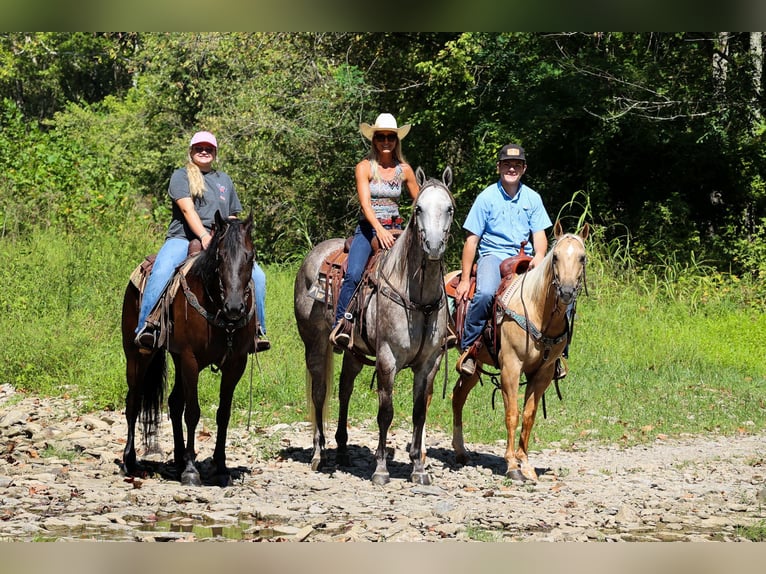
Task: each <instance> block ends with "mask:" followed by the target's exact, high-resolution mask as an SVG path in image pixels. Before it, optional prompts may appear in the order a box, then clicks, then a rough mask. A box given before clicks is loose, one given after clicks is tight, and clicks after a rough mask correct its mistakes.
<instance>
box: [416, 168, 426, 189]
mask: <svg viewBox="0 0 766 574" xmlns="http://www.w3.org/2000/svg"><path fill="white" fill-rule="evenodd" d="M415 180H416V181H417V182H418V186H419V187H423V184H424V183H425V182H426V174H425V172H424V171H423V168H422V167H420V166H418V169H416V170H415Z"/></svg>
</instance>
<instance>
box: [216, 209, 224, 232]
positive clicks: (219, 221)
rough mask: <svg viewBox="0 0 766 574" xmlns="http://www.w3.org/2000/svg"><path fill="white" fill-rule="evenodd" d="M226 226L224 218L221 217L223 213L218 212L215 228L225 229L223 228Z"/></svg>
mask: <svg viewBox="0 0 766 574" xmlns="http://www.w3.org/2000/svg"><path fill="white" fill-rule="evenodd" d="M225 225H226V222H225V221H224V220H223V216H222V215H221V212H220V211H218V210H216V212H215V227H216V229H223V227H224V226H225Z"/></svg>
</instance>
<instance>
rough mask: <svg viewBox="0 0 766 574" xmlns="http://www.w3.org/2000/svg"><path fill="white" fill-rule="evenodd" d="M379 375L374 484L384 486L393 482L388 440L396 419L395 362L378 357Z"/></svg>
mask: <svg viewBox="0 0 766 574" xmlns="http://www.w3.org/2000/svg"><path fill="white" fill-rule="evenodd" d="M377 373H378V449H377V450H376V451H375V472H374V473H373V475H372V482H373V483H375V484H378V485H381V486H382V485H384V484H388V482H389V481H390V480H391V477H390V475H389V473H388V467H387V464H386V439H387V437H388V429H389V427H390V426H391V421H392V420H393V419H394V404H393V401H392V398H391V394H392V392H393V388H394V378H395V376H396V368H395V363H394V361H393V360H390V361H382V360H381V357H380V355H378V366H377Z"/></svg>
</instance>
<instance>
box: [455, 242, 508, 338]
mask: <svg viewBox="0 0 766 574" xmlns="http://www.w3.org/2000/svg"><path fill="white" fill-rule="evenodd" d="M500 263H501V260H500V259H499V258H498V257H495V256H494V255H482V256H481V257H479V262H478V263H477V264H476V292H475V293H474V295H473V299H471V302H470V303H469V304H468V311H467V312H466V314H465V326H464V327H463V337H462V340H461V341H460V348H461V350H463V351H465V350H466V349H467V348H468V347H469V346H470V345H471V343H473V342H474V341H475V340H476V339H478V338H479V337H480V336H481V332H482V331H483V330H484V326H485V325H486V323H487V319H489V316H490V313H492V303H493V301H494V297H495V293H496V292H497V288H498V287H499V286H500Z"/></svg>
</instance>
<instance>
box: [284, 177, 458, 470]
mask: <svg viewBox="0 0 766 574" xmlns="http://www.w3.org/2000/svg"><path fill="white" fill-rule="evenodd" d="M416 178H417V181H418V185H419V186H420V191H419V192H418V196H417V199H416V200H415V202H414V204H413V211H412V217H411V219H410V221H409V223H408V225H407V227H406V228H405V229H404V231H403V232H402V234H401V235H400V236H399V238H398V239H397V240H396V242H395V243H394V245H393V247H392V248H391V249H390V250H388V251H387V252H385V253H383V254H382V256H381V257H380V258H379V259H378V263H379V264H378V266H377V268H376V269H375V271H374V275H375V277H374V283H375V285H377V288H376V289H375V290H374V291H373V293H372V295H371V297H370V299H369V302H368V303H366V304H365V306H364V309H363V311H362V313H363V315H364V316H363V317H356V320H355V327H354V328H355V329H357V332H356V333H355V334H354V337H353V339H354V341H355V343H354V345H355V349H354V352H351V351H345V352H344V354H343V367H342V370H341V374H340V390H339V398H340V405H339V415H338V428H337V430H336V432H335V440H336V442H337V451H336V462H337V463H338V464H339V465H348V463H349V458H348V449H347V443H348V433H347V430H346V426H347V422H348V403H349V400H350V398H351V393H352V391H353V387H354V379H355V378H356V376H357V375H358V374H359V372H360V371H361V370H362V366H363V364H364V363H363V361H362V360H360V358H361V357H366V356H374V357H375V358H376V359H375V368H376V373H377V381H378V429H379V439H378V448H377V451H376V452H375V458H376V464H377V466H376V469H375V472H374V474H373V476H372V481H373V482H374V483H376V484H386V483H387V482H389V480H390V477H389V473H388V469H387V468H386V435H387V434H388V429H389V427H390V425H391V421H392V419H393V415H394V409H393V403H392V400H391V394H392V391H393V386H394V377H395V376H396V374H397V373H398V372H399V371H401V370H402V369H404V368H407V367H409V368H411V369H412V372H413V374H414V380H413V389H412V398H413V407H412V423H413V432H412V441H411V444H410V451H409V454H410V459H411V460H412V464H413V469H412V474H411V476H410V479H411V480H412V481H413V482H417V483H420V484H430V482H431V478H430V476H429V475H428V473H427V472H426V471H425V454H426V453H425V448H424V436H425V435H424V430H425V422H426V411H427V410H428V405H429V403H430V400H431V395H432V393H433V379H434V376H435V375H436V372H437V371H438V369H439V365H440V363H441V359H442V355H443V350H444V345H445V340H446V336H447V323H448V320H449V319H448V310H447V306H446V295H445V293H444V282H443V275H444V270H443V265H442V257H443V256H444V252H445V250H446V247H447V240H448V238H449V234H450V226H451V225H452V218H453V216H454V212H455V206H454V200H453V198H452V194H451V193H450V191H449V186H450V185H451V183H452V170H451V168H449V167H447V168H446V169H445V170H444V173H443V174H442V180H441V181H439V180H437V179H433V178H431V179H426V176H425V174H424V172H423V170H422V169H420V168H418V169H417V170H416ZM343 244H344V240H343V239H341V238H335V239H329V240H327V241H324V242H322V243H320V244H319V245H317V246H316V247H315V248H314V249H312V250H311V252H310V253H309V254H308V256H307V257H306V259H305V260H304V262H303V265H301V268H300V270H299V271H298V275H297V277H296V279H295V294H294V295H295V318H296V321H297V323H298V331H299V333H300V335H301V338H302V339H303V343H304V345H305V350H306V353H305V355H306V367H307V371H308V372H307V389H306V392H307V394H309V393H310V397H311V404H310V410H311V418H312V420H313V422H314V428H313V446H314V453H313V458H312V460H311V468H312V469H313V470H319V468H320V467H321V464H322V463H323V462H324V457H325V436H324V413H325V408H326V406H327V401H328V399H329V397H330V393H331V390H332V379H333V348H332V345H331V344H330V342H329V334H330V330H331V326H332V323H333V318H334V314H333V308H332V305H327V304H326V303H325V302H324V301H317V300H315V299H313V298H312V297H311V296H310V295H309V291H310V289H311V287H312V285H313V284H314V283H315V282H316V281H317V278H318V274H319V270H320V267H321V265H322V262H323V261H324V260H325V258H327V257H328V255H330V254H331V253H333V252H335V251H336V250H339V249H342V248H343ZM360 324H363V325H364V326H365V329H364V331H365V332H364V333H360V332H359V331H358V330H359V328H360V327H359V326H360Z"/></svg>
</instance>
